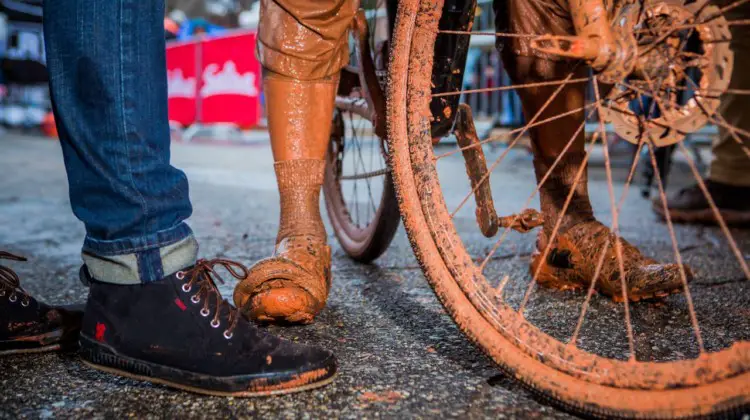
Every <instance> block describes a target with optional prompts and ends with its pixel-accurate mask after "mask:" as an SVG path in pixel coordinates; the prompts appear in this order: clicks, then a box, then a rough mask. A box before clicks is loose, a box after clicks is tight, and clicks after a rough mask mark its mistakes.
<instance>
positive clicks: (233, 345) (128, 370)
mask: <svg viewBox="0 0 750 420" xmlns="http://www.w3.org/2000/svg"><path fill="white" fill-rule="evenodd" d="M217 266H222V267H224V268H225V269H226V270H227V271H228V272H229V273H230V274H231V275H232V276H234V277H236V278H243V277H244V276H245V275H246V274H247V273H246V268H245V267H244V266H242V265H240V264H238V263H235V262H232V261H228V260H218V259H217V260H210V261H206V260H200V261H198V263H197V264H196V265H195V266H194V267H192V268H190V269H187V270H185V271H179V272H177V273H174V274H172V275H169V276H167V277H165V278H164V279H162V280H160V281H158V282H153V283H147V284H143V285H132V286H122V285H115V284H108V283H102V282H98V281H96V280H93V279H92V280H91V281H90V282H91V290H90V294H89V300H88V303H87V305H86V315H85V316H84V319H83V330H82V332H81V350H82V357H83V359H84V361H85V362H86V363H87V364H88V365H90V366H91V367H93V368H95V369H99V370H102V371H105V372H109V373H113V374H116V375H122V376H126V377H130V378H134V379H138V380H144V381H149V382H153V383H159V384H163V385H167V386H171V387H174V388H179V389H183V390H187V391H192V392H196V393H200V394H208V395H219V396H238V397H250V396H260V395H272V394H284V393H290V392H296V391H303V390H307V389H313V388H317V387H320V386H323V385H326V384H328V383H330V382H331V381H332V380H333V377H334V375H335V373H336V359H335V357H334V356H333V354H332V353H331V352H329V351H326V350H323V349H320V348H316V347H310V346H305V345H301V344H295V343H292V342H290V341H286V340H283V339H281V338H278V337H276V336H273V335H271V334H268V333H266V332H265V331H263V330H261V329H259V328H258V327H256V326H255V325H254V324H252V322H251V321H249V320H248V319H247V318H245V317H244V316H242V315H241V314H240V313H239V311H238V310H237V309H236V308H235V307H233V306H232V305H230V304H229V303H228V302H227V301H226V300H224V299H223V298H222V297H221V294H220V292H219V290H218V289H217V288H216V284H215V283H214V278H215V279H218V280H219V281H221V278H220V277H218V274H217V273H216V271H215V267H217Z"/></svg>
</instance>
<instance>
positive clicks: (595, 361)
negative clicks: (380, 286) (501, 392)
mask: <svg viewBox="0 0 750 420" xmlns="http://www.w3.org/2000/svg"><path fill="white" fill-rule="evenodd" d="M417 3H418V2H417V1H415V2H410V3H409V4H403V5H402V7H403V8H404V12H403V13H400V18H401V17H403V16H408V13H409V12H410V13H412V14H413V13H416V8H417V6H416V4H417ZM437 7H439V2H438V4H437V5H436V4H429V2H423V3H422V8H421V10H419V14H418V15H417V16H416V19H417V22H416V26H417V29H414V32H413V33H410V34H409V35H408V38H409V39H412V38H413V39H414V41H413V42H414V45H418V47H413V49H412V50H411V53H410V54H411V55H412V56H411V58H410V60H409V68H408V70H407V69H406V68H405V64H404V63H403V62H401V61H400V60H399V58H398V56H397V55H395V56H394V57H393V61H394V63H392V71H403V72H405V73H407V74H409V75H415V74H417V75H419V74H429V73H430V70H431V56H430V54H429V53H428V52H429V50H430V49H429V48H426V47H425V46H426V45H430V42H434V36H435V34H434V33H432V34H431V33H429V30H428V29H426V28H429V27H430V25H432V26H435V25H436V23H437V18H436V16H437V17H439V10H436V8H437ZM409 8H412V9H411V10H410V11H409V12H406V10H409ZM400 25H404V26H408V24H406V23H403V22H402V23H400ZM430 37H431V38H430ZM425 39H426V41H425ZM396 51H397V52H402V50H398V49H397V50H396ZM399 66H400V67H399ZM569 80H570V77H569ZM394 83H395V82H394ZM407 85H408V87H407ZM400 90H401V91H400ZM429 93H430V85H429V79H426V80H424V79H422V80H420V79H419V78H413V77H409V78H408V82H407V83H403V85H399V84H398V83H396V86H394V87H392V88H391V91H390V94H391V101H393V103H403V102H401V101H404V102H405V103H406V104H407V108H408V111H407V113H406V114H404V115H401V114H400V112H399V111H398V110H396V109H394V106H392V107H391V109H389V121H390V123H391V125H392V126H393V127H392V128H391V131H390V133H391V136H392V137H393V139H392V141H391V143H392V146H391V147H392V148H393V150H394V157H393V160H394V161H395V162H394V168H398V167H400V166H407V165H408V166H409V167H411V170H412V171H413V174H411V173H404V172H401V173H398V172H397V173H396V175H397V179H398V181H399V182H398V184H397V185H401V184H402V183H404V182H405V183H407V184H408V183H411V182H413V183H414V187H413V188H414V190H415V191H417V194H418V195H419V198H420V203H419V204H415V203H411V204H409V203H406V204H402V212H406V209H407V208H409V206H410V205H411V206H415V205H418V206H419V207H420V208H421V213H422V214H423V217H424V222H425V224H426V227H427V230H428V231H429V232H430V235H431V241H430V242H432V243H433V244H434V246H435V247H436V249H437V251H438V252H439V254H440V255H441V257H442V261H440V263H437V262H435V261H425V258H426V257H425V256H424V255H420V254H419V253H418V258H419V259H420V262H421V263H422V265H423V267H424V268H425V269H426V270H427V271H430V270H432V272H435V271H440V270H439V269H436V268H430V267H432V266H434V265H435V264H437V265H444V266H445V267H446V268H447V269H448V270H449V272H450V275H449V276H450V277H452V278H453V279H455V281H456V283H458V285H459V286H460V288H461V289H462V291H463V293H464V295H465V296H466V297H467V298H468V299H469V301H470V302H471V305H472V307H473V309H474V310H476V311H478V312H479V313H481V314H482V315H483V316H484V319H485V320H486V321H487V322H488V323H490V325H492V327H493V331H487V333H486V335H487V336H486V337H474V338H475V339H476V340H477V341H480V342H482V345H483V347H484V348H485V350H487V351H488V352H489V353H490V354H491V355H493V356H497V353H493V350H492V349H491V346H492V344H491V343H492V342H493V338H491V336H493V335H494V334H495V333H500V334H502V335H503V337H505V339H506V340H510V341H512V342H514V344H515V345H516V346H517V347H519V348H521V349H523V350H524V351H525V353H526V354H527V355H528V356H529V357H532V358H534V359H535V360H537V361H538V362H540V363H543V364H545V365H547V366H550V367H553V368H554V369H555V370H557V371H560V372H564V373H565V374H567V375H570V376H574V377H578V378H580V379H582V380H585V381H588V382H591V383H592V384H598V385H604V386H608V387H614V388H618V389H622V390H627V389H632V390H663V391H665V392H667V391H668V390H670V389H672V388H674V387H682V388H690V387H699V386H701V385H706V384H719V383H721V384H722V386H726V385H727V384H735V385H736V384H738V383H743V382H742V381H743V380H746V379H747V378H748V367H749V366H750V348H749V346H748V343H747V342H738V343H735V344H734V345H733V346H732V347H731V348H728V349H725V350H722V351H719V352H712V353H710V354H705V355H704V353H701V357H700V358H697V359H695V360H686V361H680V362H668V363H654V362H649V363H643V362H637V361H636V360H635V359H634V358H633V359H632V360H629V361H626V362H624V361H619V360H608V359H603V358H601V357H599V356H596V355H591V354H588V353H585V352H583V351H582V350H580V349H577V348H574V347H570V346H567V345H566V344H564V343H560V342H559V341H558V340H557V339H555V338H553V337H551V336H549V335H547V334H545V333H544V332H542V331H541V330H539V329H538V328H537V327H536V326H534V325H532V324H530V323H529V322H527V321H526V320H525V319H524V318H523V316H522V315H520V314H519V313H518V312H516V311H515V310H514V309H512V308H511V307H510V306H508V305H506V304H505V303H504V302H502V301H499V300H498V295H497V291H496V290H494V289H495V288H494V287H490V284H489V283H488V282H487V281H486V279H484V276H483V275H482V273H481V271H479V270H478V269H477V267H476V266H475V264H474V259H473V258H472V256H471V255H470V254H469V253H468V252H467V251H466V249H465V248H464V245H463V241H462V239H461V237H460V235H459V234H458V232H457V231H456V229H455V227H454V225H453V223H452V220H453V219H452V216H453V214H454V213H452V212H450V211H449V210H448V207H447V206H446V202H445V199H444V197H443V196H442V188H441V184H440V179H439V177H438V174H437V171H436V170H435V162H436V161H438V160H439V159H440V155H435V154H434V153H433V148H432V139H431V138H430V136H429V119H428V117H426V115H429V114H428V113H425V111H424V110H425V109H427V108H426V107H428V106H429V100H430V99H429V98H430V95H429ZM407 120H408V122H407ZM407 127H408V129H409V131H408V132H406V129H407ZM404 138H406V139H409V140H408V142H405V141H404ZM406 143H408V146H409V147H410V150H409V156H410V157H411V159H412V160H411V162H410V163H409V162H404V159H409V157H408V156H407V157H403V156H399V155H401V153H404V152H400V151H399V147H406ZM399 162H400V164H399ZM394 170H395V169H394ZM412 176H413V179H412V180H409V181H405V180H404V179H405V177H412ZM610 184H611V182H610ZM400 188H407V187H403V186H401V187H400ZM661 195H662V196H663V191H662V192H661ZM406 199H407V198H405V197H404V196H403V193H402V196H401V200H406ZM446 221H449V222H446ZM669 224H670V226H671V223H669ZM407 230H408V231H409V233H410V236H412V239H413V242H419V241H418V240H416V239H414V238H415V237H421V238H422V239H423V240H424V234H419V233H418V232H415V227H414V226H411V227H409V226H407ZM670 230H672V229H671V227H670ZM424 246H425V247H429V246H428V245H424ZM418 251H419V250H418ZM483 265H484V264H483ZM467 267H468V269H467ZM443 275H445V273H444V274H443ZM532 284H533V282H532ZM589 297H590V296H589ZM626 306H627V305H626ZM454 309H455V308H454ZM521 312H523V311H521ZM462 329H463V328H462ZM704 356H706V357H704ZM496 360H498V359H497V358H496ZM499 361H500V360H499ZM517 374H518V375H524V373H517ZM730 389H731V388H730ZM731 390H732V394H733V395H737V394H736V392H737V389H731ZM743 390H744V392H747V387H746V386H744V387H742V389H741V390H740V392H742V391H743ZM739 395H743V394H742V393H740V394H739ZM721 399H722V398H721V396H716V395H714V396H713V399H711V396H710V395H709V396H706V399H704V400H703V401H702V402H703V403H704V404H706V407H708V411H709V412H710V410H711V403H712V402H713V403H718V402H719V401H720V400H721ZM657 405H658V404H657ZM683 414H684V413H683Z"/></svg>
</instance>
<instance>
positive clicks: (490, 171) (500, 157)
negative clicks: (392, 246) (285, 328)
mask: <svg viewBox="0 0 750 420" xmlns="http://www.w3.org/2000/svg"><path fill="white" fill-rule="evenodd" d="M577 68H578V65H577V64H576V65H575V66H574V67H573V69H572V70H571V71H570V73H569V74H568V76H567V77H566V78H565V80H567V81H570V80H571V79H572V78H573V75H574V74H575V71H576V69H577ZM566 85H567V83H563V84H560V85H559V86H558V87H557V89H555V92H554V93H553V94H552V95H551V96H550V97H549V98H548V99H547V101H546V102H545V103H544V104H543V105H542V107H541V108H539V111H537V113H536V114H535V115H534V117H533V118H532V119H531V121H529V124H533V123H534V122H536V120H537V119H538V118H539V117H540V116H541V115H542V113H543V112H544V111H545V110H546V109H547V107H548V106H549V105H550V104H551V103H552V101H554V100H555V98H557V96H558V95H559V94H560V92H562V90H563V88H564V87H565V86H566ZM529 124H527V125H526V126H524V130H522V131H520V132H519V133H518V135H517V136H516V137H515V138H514V139H513V141H512V142H511V143H510V144H509V145H508V148H507V149H506V150H505V151H504V152H503V153H502V154H501V155H500V156H499V157H498V158H497V159H495V161H494V162H493V163H492V165H491V166H490V168H489V170H488V171H487V174H485V175H484V176H483V177H482V179H480V180H479V182H477V185H476V186H475V187H474V188H473V189H472V190H471V191H470V192H469V193H468V194H467V195H466V196H465V197H464V198H463V200H461V203H460V204H459V205H458V207H457V208H456V209H455V210H454V211H453V212H452V213H451V217H455V215H456V213H458V211H459V210H461V208H462V207H463V206H464V204H466V202H467V201H468V200H469V198H471V196H472V195H473V194H474V193H476V191H477V189H479V187H480V186H481V185H482V184H483V183H485V182H487V180H488V179H489V177H490V175H491V174H492V171H493V170H495V168H496V167H497V166H498V165H499V164H500V163H501V162H502V160H503V159H504V158H505V156H506V155H507V154H508V152H509V151H510V149H511V148H512V147H513V146H515V144H516V143H517V142H518V141H519V140H520V139H521V137H522V136H523V135H524V134H525V133H526V131H528V126H529Z"/></svg>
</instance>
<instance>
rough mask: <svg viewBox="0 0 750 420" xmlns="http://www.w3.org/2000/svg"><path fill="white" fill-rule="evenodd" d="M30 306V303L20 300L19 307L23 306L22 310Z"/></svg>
mask: <svg viewBox="0 0 750 420" xmlns="http://www.w3.org/2000/svg"><path fill="white" fill-rule="evenodd" d="M30 304H31V302H29V301H28V300H22V301H21V306H23V307H24V308H25V307H27V306H29V305H30Z"/></svg>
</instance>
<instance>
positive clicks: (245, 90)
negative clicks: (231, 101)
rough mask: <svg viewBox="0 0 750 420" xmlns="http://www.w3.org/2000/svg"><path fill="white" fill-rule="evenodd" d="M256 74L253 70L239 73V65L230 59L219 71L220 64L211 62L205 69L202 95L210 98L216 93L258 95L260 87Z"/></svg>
mask: <svg viewBox="0 0 750 420" xmlns="http://www.w3.org/2000/svg"><path fill="white" fill-rule="evenodd" d="M255 78H256V75H255V73H253V72H247V73H242V74H240V73H238V72H237V65H236V64H235V63H234V61H232V60H229V61H227V62H225V63H224V66H223V68H222V69H221V71H219V66H218V65H216V64H209V65H208V66H207V67H206V69H205V70H203V86H202V87H201V97H203V98H208V97H209V96H214V95H241V96H250V97H257V96H258V88H257V87H256V86H255Z"/></svg>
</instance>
